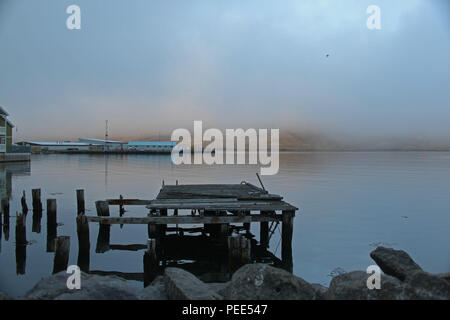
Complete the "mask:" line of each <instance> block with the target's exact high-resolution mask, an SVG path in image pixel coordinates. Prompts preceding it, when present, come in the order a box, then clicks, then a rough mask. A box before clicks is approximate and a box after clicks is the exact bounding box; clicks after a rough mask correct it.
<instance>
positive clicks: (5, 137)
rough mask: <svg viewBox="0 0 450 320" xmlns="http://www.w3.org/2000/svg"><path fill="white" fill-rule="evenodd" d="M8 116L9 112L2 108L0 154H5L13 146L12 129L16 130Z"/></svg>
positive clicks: (0, 117)
mask: <svg viewBox="0 0 450 320" xmlns="http://www.w3.org/2000/svg"><path fill="white" fill-rule="evenodd" d="M8 116H9V114H8V112H6V110H5V109H4V108H3V107H1V106H0V153H3V154H5V153H6V149H7V148H8V147H11V145H12V129H13V128H14V124H13V123H12V122H11V121H10V120H9V119H8Z"/></svg>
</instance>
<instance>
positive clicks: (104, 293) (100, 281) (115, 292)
mask: <svg viewBox="0 0 450 320" xmlns="http://www.w3.org/2000/svg"><path fill="white" fill-rule="evenodd" d="M69 276H70V275H69V274H67V273H66V272H65V271H62V272H59V273H57V274H54V275H52V276H50V277H47V278H44V279H42V280H41V281H39V282H38V283H37V284H36V285H35V286H34V287H33V288H32V289H31V290H30V291H28V292H27V293H26V294H25V296H24V297H23V298H24V299H27V300H135V299H138V296H137V295H136V291H137V290H136V289H135V288H133V287H132V286H130V285H129V283H128V282H127V281H126V280H123V279H121V278H119V277H116V276H98V275H90V274H87V273H84V272H81V289H79V290H78V289H68V288H67V279H68V277H69Z"/></svg>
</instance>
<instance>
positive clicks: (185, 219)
mask: <svg viewBox="0 0 450 320" xmlns="http://www.w3.org/2000/svg"><path fill="white" fill-rule="evenodd" d="M87 219H88V221H89V222H100V223H102V224H204V223H207V224H220V223H250V222H262V221H275V220H278V221H280V220H281V219H282V217H281V215H276V216H262V215H249V216H231V215H228V216H216V217H199V216H168V217H126V218H119V217H94V216H87Z"/></svg>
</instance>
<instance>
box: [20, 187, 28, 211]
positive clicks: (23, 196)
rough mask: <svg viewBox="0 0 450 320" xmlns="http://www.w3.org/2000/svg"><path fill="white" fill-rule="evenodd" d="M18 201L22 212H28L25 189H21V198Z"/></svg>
mask: <svg viewBox="0 0 450 320" xmlns="http://www.w3.org/2000/svg"><path fill="white" fill-rule="evenodd" d="M20 203H21V204H22V213H23V214H27V213H28V205H27V198H26V197H25V190H23V194H22V198H21V199H20Z"/></svg>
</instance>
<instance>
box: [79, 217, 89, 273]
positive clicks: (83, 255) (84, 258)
mask: <svg viewBox="0 0 450 320" xmlns="http://www.w3.org/2000/svg"><path fill="white" fill-rule="evenodd" d="M77 234H78V262H77V264H78V266H79V267H80V269H81V271H84V272H89V261H90V255H89V251H90V247H91V244H90V241H89V222H88V221H87V218H86V216H85V215H83V214H80V215H79V216H78V217H77Z"/></svg>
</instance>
